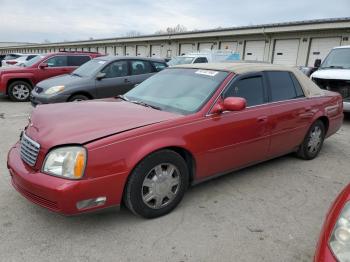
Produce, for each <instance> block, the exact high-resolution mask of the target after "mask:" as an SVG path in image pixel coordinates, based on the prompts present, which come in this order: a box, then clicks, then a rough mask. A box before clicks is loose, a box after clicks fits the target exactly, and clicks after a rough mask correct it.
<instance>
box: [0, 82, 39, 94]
mask: <svg viewBox="0 0 350 262" xmlns="http://www.w3.org/2000/svg"><path fill="white" fill-rule="evenodd" d="M16 81H23V82H26V83H28V84H30V86H31V87H32V88H33V83H32V81H30V80H29V79H27V78H14V79H10V80H9V81H8V82H7V87H6V94H8V91H9V87H10V85H11V84H12V83H13V82H16Z"/></svg>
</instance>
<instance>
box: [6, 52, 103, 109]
mask: <svg viewBox="0 0 350 262" xmlns="http://www.w3.org/2000/svg"><path fill="white" fill-rule="evenodd" d="M98 56H102V55H101V54H99V53H92V52H71V51H70V52H59V53H50V54H47V55H39V56H37V57H35V58H33V59H31V60H29V61H27V62H26V63H25V64H24V66H21V67H15V68H8V69H0V93H3V94H6V95H8V96H9V97H10V98H11V100H13V101H17V102H22V101H28V100H29V96H30V92H31V90H32V88H33V87H34V86H35V85H36V83H38V82H40V81H42V80H45V79H47V78H50V77H53V76H57V75H63V74H69V73H71V72H72V71H73V70H74V69H76V68H77V67H78V66H80V65H82V64H84V63H85V62H87V61H89V60H91V59H93V58H95V57H98Z"/></svg>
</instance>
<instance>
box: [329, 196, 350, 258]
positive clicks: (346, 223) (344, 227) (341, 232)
mask: <svg viewBox="0 0 350 262" xmlns="http://www.w3.org/2000/svg"><path fill="white" fill-rule="evenodd" d="M329 246H330V248H331V250H332V251H333V254H334V255H335V256H336V257H337V259H338V261H339V262H350V202H348V203H347V204H346V205H345V206H344V208H343V210H342V212H341V214H340V216H339V218H338V221H337V223H336V224H335V226H334V229H333V233H332V235H331V238H330V240H329Z"/></svg>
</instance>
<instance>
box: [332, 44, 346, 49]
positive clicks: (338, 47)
mask: <svg viewBox="0 0 350 262" xmlns="http://www.w3.org/2000/svg"><path fill="white" fill-rule="evenodd" d="M340 48H350V45H343V46H336V47H334V48H333V49H340Z"/></svg>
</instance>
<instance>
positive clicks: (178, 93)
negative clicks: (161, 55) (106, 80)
mask: <svg viewBox="0 0 350 262" xmlns="http://www.w3.org/2000/svg"><path fill="white" fill-rule="evenodd" d="M227 75H228V73H227V72H220V71H212V70H200V69H183V68H172V69H165V70H163V71H161V72H159V73H157V74H156V75H154V76H152V77H150V78H148V79H147V80H145V81H144V82H142V83H141V84H139V85H138V86H136V87H135V88H134V89H132V90H130V91H129V92H128V93H126V94H125V96H124V97H125V98H126V99H128V100H130V101H138V102H142V103H146V104H148V105H150V106H153V107H158V108H159V109H160V110H164V111H168V112H174V113H180V114H184V115H186V114H190V113H194V112H197V111H198V110H199V109H200V108H201V107H202V106H203V105H204V104H205V103H206V102H207V101H208V99H209V98H210V97H211V96H212V94H213V93H214V92H215V90H216V89H217V88H218V86H219V85H220V83H221V82H222V81H223V80H224V79H225V78H226V77H227Z"/></svg>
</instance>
